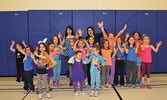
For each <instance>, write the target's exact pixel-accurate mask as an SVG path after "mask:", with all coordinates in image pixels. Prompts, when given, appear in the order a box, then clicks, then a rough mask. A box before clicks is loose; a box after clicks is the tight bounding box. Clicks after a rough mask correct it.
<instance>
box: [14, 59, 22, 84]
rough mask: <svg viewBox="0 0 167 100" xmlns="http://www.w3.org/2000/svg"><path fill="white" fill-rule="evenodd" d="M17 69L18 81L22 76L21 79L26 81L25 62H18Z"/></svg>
mask: <svg viewBox="0 0 167 100" xmlns="http://www.w3.org/2000/svg"><path fill="white" fill-rule="evenodd" d="M16 67H17V68H16V71H17V75H16V78H17V79H16V81H18V82H20V77H22V79H21V81H24V64H23V62H21V63H19V62H17V66H16Z"/></svg>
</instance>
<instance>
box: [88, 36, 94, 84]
mask: <svg viewBox="0 0 167 100" xmlns="http://www.w3.org/2000/svg"><path fill="white" fill-rule="evenodd" d="M88 43H89V45H90V46H89V51H88V52H89V54H90V55H92V54H93V53H92V48H93V45H94V37H92V36H90V37H89V40H88ZM90 66H91V63H89V64H87V73H88V76H87V77H88V84H89V85H91V82H90V80H91V77H90Z"/></svg>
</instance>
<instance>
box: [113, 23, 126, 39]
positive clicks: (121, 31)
mask: <svg viewBox="0 0 167 100" xmlns="http://www.w3.org/2000/svg"><path fill="white" fill-rule="evenodd" d="M126 28H127V24H125V25H124V28H123V29H122V30H120V32H119V33H118V34H117V35H116V37H115V38H114V40H113V41H114V42H115V41H116V40H117V39H118V37H119V36H120V35H121V34H122V33H123V32H124V31H125V30H126Z"/></svg>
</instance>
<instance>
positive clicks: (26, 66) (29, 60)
mask: <svg viewBox="0 0 167 100" xmlns="http://www.w3.org/2000/svg"><path fill="white" fill-rule="evenodd" d="M32 69H33V59H32V58H31V57H30V53H29V54H28V56H26V57H25V59H24V70H25V71H29V70H32Z"/></svg>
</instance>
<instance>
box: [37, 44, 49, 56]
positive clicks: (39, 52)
mask: <svg viewBox="0 0 167 100" xmlns="http://www.w3.org/2000/svg"><path fill="white" fill-rule="evenodd" d="M41 44H42V45H44V47H45V51H46V52H47V45H46V44H45V43H39V44H38V55H40V54H41V51H40V45H41Z"/></svg>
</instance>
